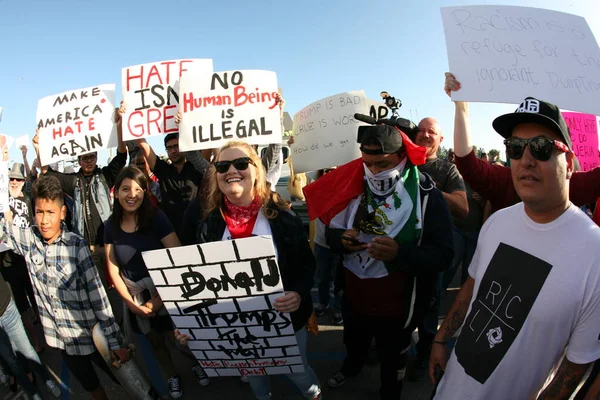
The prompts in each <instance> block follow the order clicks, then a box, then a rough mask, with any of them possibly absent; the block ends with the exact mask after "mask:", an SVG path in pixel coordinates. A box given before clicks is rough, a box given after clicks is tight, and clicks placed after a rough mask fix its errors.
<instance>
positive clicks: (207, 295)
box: [142, 236, 304, 376]
mask: <svg viewBox="0 0 600 400" xmlns="http://www.w3.org/2000/svg"><path fill="white" fill-rule="evenodd" d="M142 256H143V258H144V262H145V263H146V267H147V268H148V271H149V273H150V277H151V278H152V281H153V282H154V284H155V286H156V289H157V290H158V293H159V295H160V297H161V299H162V301H163V304H164V306H165V308H166V309H167V311H168V312H169V314H170V315H171V318H172V320H173V323H174V324H175V325H176V326H177V329H179V331H180V332H181V333H184V334H186V335H188V336H190V337H191V338H192V339H191V340H190V341H189V342H188V346H189V348H190V349H191V350H192V352H193V353H194V355H195V356H196V358H197V359H198V361H199V362H200V365H202V367H204V370H205V371H206V373H207V374H208V376H239V375H243V376H244V375H277V374H289V373H295V372H302V371H304V366H303V364H302V359H301V357H300V352H299V349H298V345H297V341H296V337H295V335H294V328H293V325H292V320H291V317H290V315H289V314H288V313H281V312H279V311H276V310H275V309H274V308H273V302H274V301H275V299H277V298H278V297H280V296H282V295H283V294H284V293H283V284H282V282H281V276H280V274H279V267H278V265H277V258H276V256H275V249H274V247H273V240H272V239H271V237H270V236H254V237H251V238H247V239H239V240H224V241H220V242H211V243H205V244H200V245H195V246H185V247H177V248H170V249H162V250H154V251H147V252H144V253H142Z"/></svg>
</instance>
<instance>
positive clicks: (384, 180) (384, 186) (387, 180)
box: [363, 158, 406, 196]
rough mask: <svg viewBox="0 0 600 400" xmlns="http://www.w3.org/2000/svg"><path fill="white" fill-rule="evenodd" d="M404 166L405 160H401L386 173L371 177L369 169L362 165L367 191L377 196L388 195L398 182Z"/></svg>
mask: <svg viewBox="0 0 600 400" xmlns="http://www.w3.org/2000/svg"><path fill="white" fill-rule="evenodd" d="M405 166H406V158H405V159H404V160H402V162H401V163H400V164H398V165H397V166H396V167H395V168H392V169H388V170H387V171H382V172H380V173H378V174H376V175H373V173H372V172H371V171H370V170H369V168H367V166H366V165H365V164H364V163H363V168H364V170H365V177H366V178H367V183H368V185H369V189H371V191H372V192H373V194H375V195H377V196H387V195H389V194H390V193H392V192H393V191H394V189H395V188H396V183H398V181H399V180H400V178H401V175H402V171H404V167H405Z"/></svg>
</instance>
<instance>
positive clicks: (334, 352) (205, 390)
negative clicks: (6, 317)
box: [0, 290, 456, 400]
mask: <svg viewBox="0 0 600 400" xmlns="http://www.w3.org/2000/svg"><path fill="white" fill-rule="evenodd" d="M313 291H314V290H313ZM455 293H456V292H455V291H452V290H451V291H449V292H447V294H446V296H445V297H444V299H443V301H442V308H441V313H440V314H441V315H440V317H441V318H443V316H444V314H445V311H446V310H447V309H448V308H449V306H450V304H451V302H452V300H453V298H454V295H455ZM111 295H112V293H111ZM315 295H316V293H315ZM111 297H112V296H111ZM36 327H37V329H38V330H39V332H38V333H39V334H40V335H42V334H41V327H40V325H39V324H38V325H36ZM415 336H416V335H415ZM42 337H43V335H42ZM135 345H136V359H137V362H138V364H139V365H140V366H141V367H142V368H143V369H145V370H146V371H147V374H148V376H149V377H150V379H151V381H152V382H153V383H154V384H155V386H156V387H157V389H158V390H159V392H161V394H163V395H164V396H166V397H165V398H170V397H169V396H168V395H167V388H166V384H165V383H164V382H165V378H164V377H163V376H161V372H160V369H159V367H158V365H157V364H156V362H155V360H154V358H153V356H152V353H151V350H150V345H149V344H148V342H147V341H146V339H145V338H144V337H143V336H141V335H138V336H137V338H136V343H135ZM171 350H172V352H171V354H172V356H173V361H174V363H175V366H176V367H177V369H178V372H179V373H180V376H181V378H182V383H183V396H182V397H181V399H183V400H192V399H194V400H197V399H215V400H216V399H219V400H221V399H227V400H230V399H231V400H238V399H239V400H252V399H254V396H253V395H252V391H251V389H250V387H249V386H248V385H247V384H245V383H243V382H241V380H240V379H239V378H237V377H232V378H213V379H211V382H210V385H209V386H206V387H202V386H200V384H199V383H198V381H197V380H196V378H195V376H194V375H193V372H192V370H191V368H192V366H193V363H192V362H191V361H190V360H188V359H186V358H184V357H183V356H182V355H181V354H180V353H179V352H178V350H176V349H174V348H172V349H171ZM371 353H372V354H371V356H370V361H369V362H368V364H367V365H366V366H365V368H364V369H363V371H362V372H361V374H360V375H359V376H358V377H356V378H354V379H349V380H348V381H347V382H346V384H344V385H343V386H341V387H339V388H335V389H332V388H329V387H328V385H327V379H328V378H329V377H330V376H331V375H333V373H335V372H336V371H338V370H339V368H340V367H341V364H342V361H343V359H344V357H345V348H344V345H343V342H342V327H341V326H333V325H331V313H326V314H325V315H324V316H322V317H320V318H319V333H318V335H316V336H313V335H309V343H308V359H309V362H310V364H311V366H312V368H313V369H314V371H315V373H316V374H317V376H318V378H319V381H320V383H321V386H322V390H323V398H324V399H332V400H338V399H339V400H342V399H369V400H370V399H378V398H379V394H378V389H379V364H378V363H377V361H376V359H375V350H374V349H373V350H372V352H371ZM40 358H41V359H42V363H43V364H44V365H45V366H46V367H47V368H48V370H49V371H50V374H51V375H53V376H54V377H55V378H56V380H57V381H58V382H59V383H60V385H61V387H62V395H61V397H60V399H61V400H70V399H77V400H79V399H90V398H91V396H89V395H88V394H87V393H86V392H85V391H84V390H83V388H82V387H81V385H80V384H79V382H78V381H77V380H76V379H75V378H74V377H73V376H71V374H70V372H69V370H68V369H67V367H66V365H65V364H64V363H63V362H62V359H61V356H60V352H59V351H57V350H55V349H52V348H49V347H47V348H46V350H45V351H44V352H43V353H42V354H41V356H40ZM97 371H98V370H97ZM98 375H99V377H100V380H101V382H102V385H103V387H104V388H105V390H106V392H107V394H108V397H109V398H110V399H118V400H128V399H132V397H130V396H128V395H127V394H126V393H125V392H124V391H123V389H121V387H120V386H118V385H117V384H115V383H114V382H113V381H112V380H110V378H108V377H107V376H106V375H104V373H103V372H102V371H98ZM38 381H39V379H38ZM271 382H272V388H271V389H272V398H273V399H281V400H288V399H301V397H300V396H299V395H298V394H297V392H296V391H295V388H294V387H293V386H292V385H291V384H290V383H289V381H287V380H286V379H285V378H284V377H281V376H279V377H272V378H271ZM38 386H39V387H40V391H41V393H42V396H43V397H44V398H45V399H54V397H53V396H52V395H51V394H50V393H48V392H47V391H45V388H43V383H42V384H38ZM432 391H433V385H432V384H431V382H430V381H429V379H428V378H427V377H426V376H423V377H422V378H421V379H420V380H419V381H418V382H409V381H407V380H406V379H405V385H404V392H403V396H402V398H403V399H408V400H428V399H429V398H430V396H431V393H432ZM26 398H27V397H24V394H23V392H22V391H21V390H20V389H19V391H18V392H17V393H12V392H10V391H9V389H8V387H7V386H6V385H1V386H0V400H13V399H15V400H16V399H26Z"/></svg>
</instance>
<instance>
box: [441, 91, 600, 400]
mask: <svg viewBox="0 0 600 400" xmlns="http://www.w3.org/2000/svg"><path fill="white" fill-rule="evenodd" d="M493 126H494V129H495V130H496V131H497V132H498V133H499V134H500V135H502V136H503V137H504V138H505V140H504V143H505V145H506V154H507V156H508V157H509V158H510V161H511V176H512V181H513V184H514V187H515V189H516V191H517V194H518V195H519V198H520V199H521V200H522V202H521V203H518V204H516V205H514V206H512V207H509V208H506V209H503V210H500V211H498V212H496V213H495V214H494V215H492V217H490V219H489V220H488V221H487V222H486V225H485V226H484V227H483V229H482V230H481V233H480V236H479V242H478V246H477V250H476V252H475V256H474V257H473V261H472V263H471V265H470V267H469V278H468V279H467V281H466V282H465V284H464V285H463V287H462V288H461V290H460V292H459V293H458V295H457V297H456V300H455V302H454V304H453V306H452V308H451V310H450V311H449V312H448V317H447V318H446V320H444V323H443V324H442V326H441V327H440V330H439V332H438V334H437V335H436V338H435V342H434V343H435V344H434V347H433V350H432V354H431V359H430V364H429V366H430V375H431V378H432V380H434V381H436V378H435V370H436V368H438V367H439V368H441V369H442V370H445V374H444V377H443V378H442V380H441V382H440V383H439V386H438V388H437V391H436V395H435V399H436V400H453V399H456V400H458V399H465V398H471V399H486V400H487V399H490V400H494V399H530V398H537V399H568V398H569V397H570V396H571V394H572V393H573V391H574V390H575V389H576V388H577V386H578V384H579V383H580V381H581V379H582V378H583V376H584V375H585V372H586V371H587V369H588V366H589V365H590V363H592V362H594V361H595V360H596V359H598V358H600V340H599V338H600V337H599V334H600V269H599V268H598V265H600V228H598V227H597V226H596V225H595V224H594V223H593V222H592V221H591V220H590V218H589V217H587V216H586V215H585V214H584V213H583V212H582V211H581V210H580V209H579V208H577V207H576V206H574V205H573V204H571V202H570V201H569V198H568V194H569V179H570V178H571V175H572V173H573V161H574V155H573V152H572V151H571V139H570V136H569V130H568V128H567V125H566V123H565V121H564V119H563V116H562V114H561V112H560V110H559V108H558V107H557V106H556V105H553V104H550V103H548V102H545V101H542V100H539V99H536V98H533V97H528V98H526V99H525V100H524V101H523V102H522V103H521V104H520V105H519V107H518V108H517V109H516V110H515V112H513V113H510V114H506V115H502V116H500V117H498V118H497V119H496V120H495V121H494V122H493ZM461 326H462V329H461V333H460V336H459V338H458V342H457V344H456V347H455V350H454V352H453V353H452V355H451V357H450V360H449V361H448V364H447V367H446V361H447V350H446V346H445V343H446V342H447V341H448V340H450V339H451V338H452V336H453V335H454V334H455V332H456V331H457V330H458V328H460V327H461ZM565 349H566V352H565ZM563 354H564V355H565V357H564V359H563V360H562V362H561V358H562V357H563ZM559 363H560V365H559ZM556 367H558V369H557V370H556V374H555V376H554V377H553V379H552V381H551V382H550V384H549V385H548V386H547V387H546V388H545V389H544V390H543V392H541V393H539V392H540V391H541V390H542V388H543V386H544V383H545V382H546V381H547V379H548V377H549V375H550V374H551V373H552V371H553V370H554V369H555V368H556ZM538 393H539V394H538Z"/></svg>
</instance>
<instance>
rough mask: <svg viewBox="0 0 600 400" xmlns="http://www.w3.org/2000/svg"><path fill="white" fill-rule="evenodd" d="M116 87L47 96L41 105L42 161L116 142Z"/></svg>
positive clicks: (84, 151)
mask: <svg viewBox="0 0 600 400" xmlns="http://www.w3.org/2000/svg"><path fill="white" fill-rule="evenodd" d="M114 109H115V85H114V84H106V85H99V86H93V87H88V88H84V89H77V90H70V91H68V92H64V93H60V94H56V95H53V96H48V97H44V98H43V99H41V100H40V101H39V102H38V109H37V121H38V123H37V129H38V132H39V149H40V162H41V163H42V165H48V164H51V163H54V162H57V161H61V160H68V159H72V158H73V157H77V156H80V155H82V154H86V153H92V152H95V151H98V150H100V149H104V148H107V147H108V146H109V142H114V143H116V140H115V139H111V136H115V137H116V135H117V128H116V125H115V123H114Z"/></svg>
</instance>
